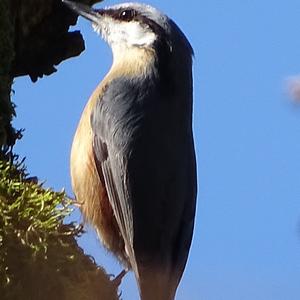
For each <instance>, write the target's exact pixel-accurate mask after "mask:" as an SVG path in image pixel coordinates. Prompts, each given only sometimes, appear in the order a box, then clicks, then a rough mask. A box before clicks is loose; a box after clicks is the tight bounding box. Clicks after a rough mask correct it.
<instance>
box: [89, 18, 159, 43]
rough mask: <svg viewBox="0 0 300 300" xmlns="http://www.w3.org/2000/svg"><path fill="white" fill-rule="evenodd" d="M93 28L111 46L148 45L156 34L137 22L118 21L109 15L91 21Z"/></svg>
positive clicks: (154, 38)
mask: <svg viewBox="0 0 300 300" xmlns="http://www.w3.org/2000/svg"><path fill="white" fill-rule="evenodd" d="M93 28H94V30H95V31H96V32H97V33H98V34H100V35H101V36H102V37H103V39H104V40H106V41H107V42H108V43H109V44H110V45H111V46H113V45H114V46H115V45H116V44H119V45H120V44H123V46H150V45H152V44H153V42H154V41H155V40H156V34H155V33H154V32H153V31H152V30H151V29H150V28H148V27H146V26H141V24H140V23H139V22H136V21H131V22H119V21H116V20H114V19H111V18H109V17H104V18H103V19H101V21H100V22H99V23H98V24H97V23H93Z"/></svg>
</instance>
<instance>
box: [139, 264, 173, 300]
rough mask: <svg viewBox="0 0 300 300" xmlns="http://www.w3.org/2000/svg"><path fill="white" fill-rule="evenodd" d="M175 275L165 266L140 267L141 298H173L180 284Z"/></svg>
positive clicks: (171, 299) (169, 299)
mask: <svg viewBox="0 0 300 300" xmlns="http://www.w3.org/2000/svg"><path fill="white" fill-rule="evenodd" d="M174 275H175V274H171V272H170V271H169V270H167V269H165V268H155V269H153V268H139V274H138V276H137V282H138V285H139V290H140V297H141V300H173V299H174V297H175V293H176V288H177V285H178V280H175V278H174V277H175V276H174Z"/></svg>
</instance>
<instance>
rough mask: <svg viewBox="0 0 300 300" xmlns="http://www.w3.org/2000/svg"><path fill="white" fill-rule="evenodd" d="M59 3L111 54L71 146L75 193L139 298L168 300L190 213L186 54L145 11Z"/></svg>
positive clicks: (185, 248)
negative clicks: (130, 278) (90, 29)
mask: <svg viewBox="0 0 300 300" xmlns="http://www.w3.org/2000/svg"><path fill="white" fill-rule="evenodd" d="M63 2H64V3H65V4H66V5H67V6H69V7H70V8H71V9H72V10H73V11H74V12H75V13H77V14H78V15H81V16H83V17H84V18H86V19H88V20H89V21H91V22H92V26H93V28H94V30H95V31H96V32H97V33H98V34H99V35H100V36H101V37H102V38H103V39H104V40H105V41H106V42H107V43H108V45H109V46H110V47H111V50H112V54H113V61H112V65H111V68H110V70H109V71H108V73H107V75H105V77H104V78H103V80H102V81H101V82H100V83H99V85H98V86H97V87H96V89H95V91H94V92H93V93H92V95H91V97H90V98H89V100H88V102H87V104H86V106H85V108H84V110H83V113H82V116H81V119H80V121H79V125H78V127H77V130H76V133H75V136H74V140H73V143H72V149H71V158H70V169H71V182H72V188H73V191H74V195H75V197H76V200H77V201H78V202H79V203H81V210H82V213H83V215H84V218H85V220H86V221H87V222H89V223H90V224H91V225H92V226H93V227H94V228H95V230H96V232H97V233H98V235H99V238H100V240H101V242H102V243H103V245H104V247H105V248H106V249H107V250H108V251H110V252H112V254H113V255H114V256H115V257H116V258H117V260H118V261H119V262H120V263H121V265H123V267H124V268H125V270H132V271H133V272H134V274H135V278H136V281H137V285H138V288H139V294H140V298H141V299H142V300H173V299H175V295H176V290H177V287H178V284H179V282H180V280H181V277H182V274H183V271H184V269H185V265H186V262H187V258H188V254H189V249H190V246H191V240H192V236H193V230H194V220H195V209H196V194H197V176H196V158H195V149H194V138H193V118H192V115H193V74H192V64H193V56H194V54H193V49H192V46H191V45H190V43H189V41H188V39H187V38H186V36H185V35H184V34H183V32H182V31H181V30H180V29H179V27H178V26H177V25H176V24H175V22H174V21H173V20H172V19H171V18H169V17H167V16H166V15H165V14H164V13H162V12H160V11H159V10H158V9H156V8H154V7H152V6H150V5H147V4H142V3H121V4H117V5H113V6H110V7H106V8H99V9H95V8H92V7H90V6H87V5H84V4H80V3H78V2H73V1H69V0H63ZM95 59H97V57H95ZM85 76H88V75H87V74H86V75H85Z"/></svg>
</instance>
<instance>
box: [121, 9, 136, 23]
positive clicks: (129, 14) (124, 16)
mask: <svg viewBox="0 0 300 300" xmlns="http://www.w3.org/2000/svg"><path fill="white" fill-rule="evenodd" d="M134 16H135V10H133V9H126V10H122V11H121V12H120V19H121V20H123V21H131V20H132V19H133V18H134Z"/></svg>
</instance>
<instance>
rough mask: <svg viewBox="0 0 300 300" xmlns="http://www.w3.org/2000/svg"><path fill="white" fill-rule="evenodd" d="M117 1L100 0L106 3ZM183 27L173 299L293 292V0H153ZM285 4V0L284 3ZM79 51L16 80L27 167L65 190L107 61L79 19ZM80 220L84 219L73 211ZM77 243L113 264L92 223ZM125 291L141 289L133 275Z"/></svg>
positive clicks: (296, 142) (299, 263) (296, 46)
mask: <svg viewBox="0 0 300 300" xmlns="http://www.w3.org/2000/svg"><path fill="white" fill-rule="evenodd" d="M114 3H118V2H116V1H105V5H111V4H114ZM148 3H149V4H152V5H154V6H156V7H157V8H160V9H161V10H162V11H164V12H165V13H166V14H168V15H169V16H170V17H172V18H173V19H174V20H175V21H176V23H177V24H178V25H179V26H180V27H181V28H182V30H183V31H184V32H185V34H186V35H187V37H188V38H189V40H190V42H191V44H192V45H193V48H194V51H195V60H194V133H195V141H196V149H197V161H198V181H199V192H198V205H197V216H196V227H195V232H194V239H193V244H192V248H191V252H190V256H189V261H188V264H187V267H186V271H185V273H184V277H183V279H182V282H181V285H180V287H179V289H178V293H177V299H178V300H252V299H256V300H269V299H270V300H286V299H289V300H296V299H299V297H300V284H299V278H300V107H298V106H297V105H295V104H293V103H292V102H291V101H290V100H289V98H288V96H287V93H286V89H285V80H286V78H287V77H288V76H290V75H295V74H298V73H300V39H299V12H300V4H299V2H298V1H295V0H289V1H288V2H287V1H270V0H266V1H258V0H251V1H250V0H244V1H237V0H231V1H221V0H219V1H218V0H210V1H208V0H202V1H195V0H190V1H186V2H183V1H148ZM287 3H288V4H287ZM75 28H76V29H80V30H81V31H82V33H83V35H84V38H85V41H86V51H85V52H84V53H83V54H82V55H81V56H80V57H77V58H74V59H71V60H68V61H66V62H64V63H62V64H61V65H60V66H59V67H58V72H57V73H56V74H54V75H52V76H50V77H48V78H46V79H41V80H39V81H38V82H37V83H35V84H32V83H31V82H30V80H29V78H25V77H23V78H18V79H16V81H15V84H14V90H15V95H14V96H13V98H14V101H15V103H16V104H17V114H18V116H17V118H16V119H15V121H14V124H15V126H16V127H22V128H25V129H26V131H25V133H24V137H23V139H22V141H20V142H19V143H18V144H17V146H16V151H17V152H18V153H19V154H21V155H22V156H26V157H27V159H26V161H27V166H28V170H29V171H30V172H31V174H32V175H38V176H39V178H40V180H42V181H45V186H50V187H54V188H55V189H57V190H60V189H62V188H63V187H65V188H66V190H67V192H68V193H69V194H70V195H71V193H72V192H71V187H70V177H69V152H70V147H71V142H72V138H73V134H74V131H75V128H76V125H77V122H78V120H79V117H80V114H81V111H82V109H83V107H84V105H85V103H86V101H87V99H88V97H89V95H90V94H91V92H92V90H93V89H94V88H95V86H96V85H97V84H98V82H99V81H100V80H101V79H102V78H103V76H104V75H105V73H106V72H107V71H108V69H109V67H110V64H111V59H112V57H111V52H110V49H109V48H108V46H107V45H106V44H105V43H104V42H103V41H102V40H101V39H100V38H99V37H98V36H97V35H96V34H95V33H94V32H93V31H92V29H91V26H90V24H89V23H88V22H87V21H83V20H82V19H80V21H79V23H78V25H77V26H76V27H75ZM72 218H73V219H75V220H79V221H80V220H81V216H80V214H79V212H78V211H76V212H75V213H74V214H73V216H72ZM79 243H80V245H82V247H83V248H84V249H85V251H86V252H87V253H89V254H92V255H93V256H94V257H95V258H96V260H97V262H98V263H99V264H101V265H103V266H104V267H105V268H106V270H107V272H108V273H113V274H116V273H118V272H119V271H120V269H121V268H120V266H119V265H118V264H117V263H116V261H115V259H114V258H113V257H111V255H110V254H108V253H107V252H105V250H103V248H102V247H101V245H100V243H99V241H98V240H97V238H96V236H95V234H94V233H93V231H92V229H91V228H88V233H87V234H86V235H84V236H83V237H82V238H81V239H80V240H79ZM121 290H122V295H123V299H124V300H129V299H130V300H135V299H138V296H137V291H136V286H135V283H134V279H133V275H132V274H131V275H130V274H129V275H128V276H127V277H126V278H125V280H124V282H123V284H122V286H121Z"/></svg>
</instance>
